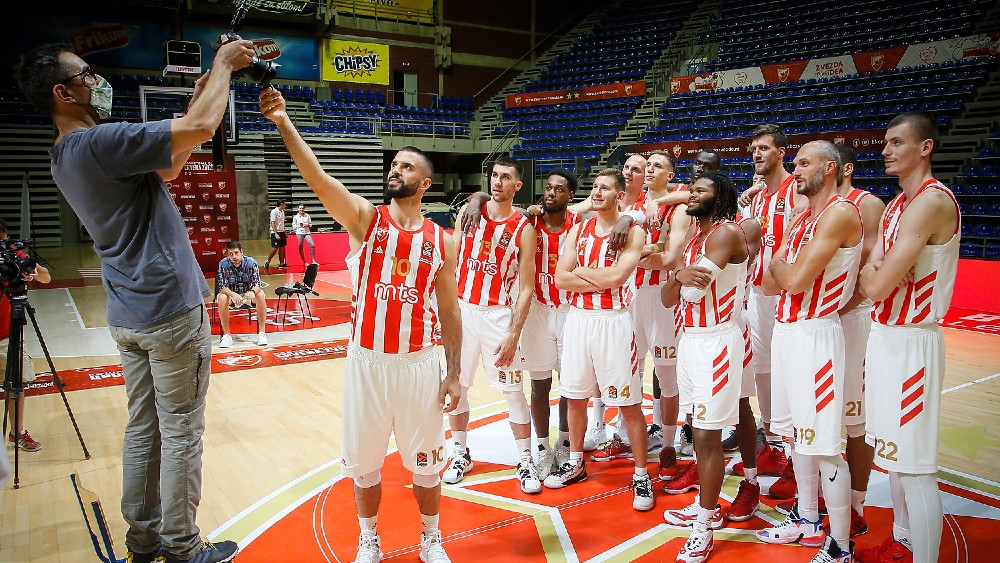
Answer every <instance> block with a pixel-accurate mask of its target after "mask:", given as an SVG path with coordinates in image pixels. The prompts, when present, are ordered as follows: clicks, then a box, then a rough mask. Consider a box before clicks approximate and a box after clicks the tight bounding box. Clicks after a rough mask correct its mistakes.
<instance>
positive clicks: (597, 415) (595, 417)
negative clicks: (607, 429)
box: [590, 397, 604, 426]
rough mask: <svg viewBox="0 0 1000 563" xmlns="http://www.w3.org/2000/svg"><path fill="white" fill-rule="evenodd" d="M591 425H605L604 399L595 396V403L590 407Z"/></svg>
mask: <svg viewBox="0 0 1000 563" xmlns="http://www.w3.org/2000/svg"><path fill="white" fill-rule="evenodd" d="M590 424H591V426H604V401H602V400H601V399H599V398H597V397H594V404H593V406H591V407H590Z"/></svg>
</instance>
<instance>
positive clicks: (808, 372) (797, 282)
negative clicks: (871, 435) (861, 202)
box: [757, 141, 863, 563]
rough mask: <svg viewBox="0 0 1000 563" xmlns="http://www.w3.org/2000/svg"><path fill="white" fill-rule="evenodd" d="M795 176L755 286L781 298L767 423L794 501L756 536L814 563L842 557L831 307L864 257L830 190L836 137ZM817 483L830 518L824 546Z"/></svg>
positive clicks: (846, 521)
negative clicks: (780, 442)
mask: <svg viewBox="0 0 1000 563" xmlns="http://www.w3.org/2000/svg"><path fill="white" fill-rule="evenodd" d="M793 176H794V178H795V184H796V191H797V192H798V193H799V194H802V195H804V196H806V197H807V198H808V201H809V206H808V208H807V209H806V210H805V211H803V212H802V213H800V214H799V215H798V216H796V217H795V219H794V221H793V223H792V225H791V226H790V227H789V229H788V232H787V234H786V238H785V240H784V241H783V242H782V245H781V246H780V247H779V248H778V251H777V252H776V253H775V255H774V258H773V259H772V260H771V263H770V265H769V266H768V270H767V272H765V273H764V276H763V278H762V284H761V286H762V289H763V291H764V292H765V293H766V294H768V295H770V294H775V295H778V305H777V313H776V318H777V321H778V322H776V323H775V326H774V336H773V340H772V342H771V352H772V356H771V365H772V369H771V374H772V376H773V380H772V387H771V389H772V396H771V398H772V411H771V414H772V418H771V429H772V431H774V432H775V433H777V434H778V435H780V436H782V437H784V438H790V439H792V456H793V459H794V467H795V479H796V481H797V483H798V488H799V505H798V510H792V511H791V512H790V513H789V514H788V516H787V517H786V519H785V520H784V522H782V523H781V524H779V525H778V526H775V527H773V528H768V529H765V530H760V531H758V532H757V537H758V538H759V539H760V540H761V541H764V542H766V543H791V542H795V541H798V542H800V543H801V544H802V545H806V546H810V547H819V546H822V549H821V550H820V551H819V552H818V553H817V554H816V556H815V557H813V558H812V563H849V562H850V561H851V557H852V555H851V553H852V551H853V542H851V541H850V526H851V513H850V506H851V505H850V496H851V495H850V485H851V484H850V472H849V470H848V467H847V462H846V461H844V458H843V457H842V456H841V446H840V439H841V438H840V436H841V424H842V423H843V412H844V411H843V400H844V398H843V392H844V379H843V378H844V333H843V330H842V329H841V328H840V315H839V314H838V312H839V311H840V309H841V308H842V307H843V306H844V305H845V304H846V303H847V302H848V301H849V300H850V298H851V296H852V294H853V288H854V284H855V282H856V280H857V272H858V268H859V266H860V263H861V247H862V239H863V227H862V224H861V213H860V212H859V211H858V208H857V206H856V205H854V204H853V203H851V202H849V201H847V200H846V199H844V198H843V197H842V196H841V195H840V194H839V193H838V192H837V186H838V185H839V183H840V182H841V180H842V177H843V168H842V166H841V163H840V154H839V153H838V152H837V149H836V148H835V147H834V146H833V143H830V142H828V141H813V142H810V143H806V144H805V145H803V146H802V148H801V149H799V152H798V154H796V155H795V172H794V174H793ZM762 193H763V192H762ZM817 481H818V482H819V483H821V484H822V487H823V497H824V498H825V499H826V507H827V511H828V513H829V517H830V535H829V536H828V537H826V539H825V542H824V534H823V529H822V520H821V519H820V516H819V506H818V490H817Z"/></svg>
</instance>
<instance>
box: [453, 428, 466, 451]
mask: <svg viewBox="0 0 1000 563" xmlns="http://www.w3.org/2000/svg"><path fill="white" fill-rule="evenodd" d="M451 439H452V440H454V441H455V456H456V457H457V456H460V455H465V450H466V449H468V446H466V445H465V443H466V441H467V440H468V439H469V433H468V432H465V431H462V430H452V431H451Z"/></svg>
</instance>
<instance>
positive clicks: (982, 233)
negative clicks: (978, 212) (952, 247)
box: [973, 223, 993, 237]
mask: <svg viewBox="0 0 1000 563" xmlns="http://www.w3.org/2000/svg"><path fill="white" fill-rule="evenodd" d="M973 234H974V235H975V236H977V237H991V236H993V226H992V225H990V224H989V223H980V224H978V225H976V226H975V228H974V229H973Z"/></svg>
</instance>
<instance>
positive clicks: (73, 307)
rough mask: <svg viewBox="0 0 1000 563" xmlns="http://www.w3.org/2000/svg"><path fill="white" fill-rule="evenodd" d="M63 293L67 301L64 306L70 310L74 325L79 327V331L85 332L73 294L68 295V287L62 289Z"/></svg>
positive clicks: (85, 327) (81, 316) (85, 328)
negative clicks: (73, 317)
mask: <svg viewBox="0 0 1000 563" xmlns="http://www.w3.org/2000/svg"><path fill="white" fill-rule="evenodd" d="M63 291H65V292H66V299H67V300H68V301H69V302H68V303H66V306H68V307H69V308H70V309H71V310H72V313H73V316H75V317H76V323H77V324H78V325H80V330H87V326H86V325H84V324H83V315H81V314H80V309H78V308H77V307H76V300H74V299H73V294H72V293H70V291H69V288H68V287H64V288H63Z"/></svg>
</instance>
